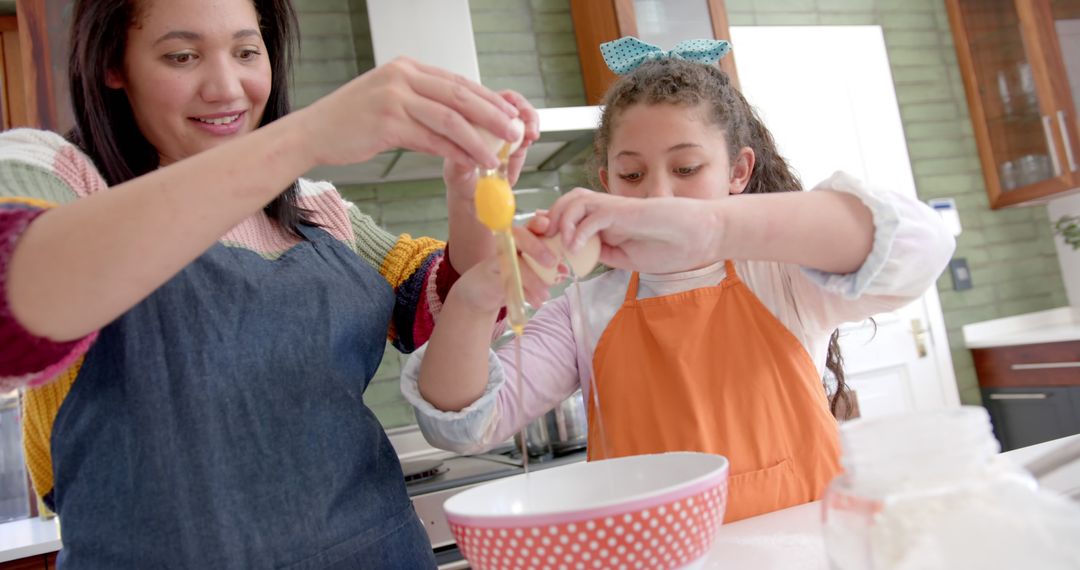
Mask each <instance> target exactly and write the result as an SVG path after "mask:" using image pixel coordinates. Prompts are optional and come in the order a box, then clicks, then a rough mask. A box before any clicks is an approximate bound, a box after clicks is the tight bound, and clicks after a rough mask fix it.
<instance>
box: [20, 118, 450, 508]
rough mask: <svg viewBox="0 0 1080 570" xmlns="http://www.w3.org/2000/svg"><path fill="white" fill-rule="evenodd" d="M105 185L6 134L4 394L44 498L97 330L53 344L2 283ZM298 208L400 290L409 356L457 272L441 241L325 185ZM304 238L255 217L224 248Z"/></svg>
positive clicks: (303, 189)
mask: <svg viewBox="0 0 1080 570" xmlns="http://www.w3.org/2000/svg"><path fill="white" fill-rule="evenodd" d="M105 189H106V184H105V181H104V179H103V178H102V177H101V175H100V174H99V173H98V171H97V170H96V169H95V167H94V165H93V163H92V161H91V160H90V159H89V158H88V157H87V156H86V155H85V154H83V153H82V152H80V151H79V150H78V149H77V148H76V147H75V146H73V145H71V144H70V143H68V142H67V141H65V140H64V139H63V138H62V137H60V136H59V135H57V134H55V133H51V132H46V131H37V130H30V129H19V130H13V131H7V132H4V133H0V391H5V392H6V391H9V390H13V389H16V388H22V387H25V388H27V389H26V390H25V392H24V396H23V434H24V445H25V448H26V455H27V457H26V459H27V465H28V467H29V469H30V472H31V477H32V479H33V480H34V486H35V488H36V490H37V492H38V494H39V495H41V496H43V497H44V496H46V495H47V494H48V493H49V492H50V491H51V490H52V465H51V460H50V458H49V437H50V433H51V430H52V424H53V420H54V419H55V418H56V413H57V411H58V410H59V408H60V404H61V403H62V402H63V400H64V397H65V396H66V395H67V393H68V391H69V390H70V388H71V386H72V385H73V384H74V382H75V380H76V379H77V377H78V373H79V369H80V366H81V365H82V361H83V357H84V355H85V354H86V351H87V350H88V349H89V347H90V345H91V344H92V343H93V342H94V339H95V338H96V336H97V333H96V332H95V333H92V334H90V335H88V336H86V337H85V338H82V339H79V340H75V341H72V342H63V343H57V342H53V341H50V340H48V339H44V338H40V337H36V336H34V335H33V334H31V333H30V332H29V331H27V330H26V329H24V328H23V327H22V326H21V325H20V324H19V323H18V322H17V321H16V320H15V319H14V318H13V316H12V314H11V311H10V308H9V306H8V304H7V291H6V287H5V283H6V275H7V266H8V261H9V260H10V258H11V254H12V251H13V250H14V247H15V243H16V241H17V240H18V238H19V236H20V235H21V234H22V232H23V231H25V230H26V228H27V227H29V225H30V223H32V222H33V220H34V219H35V218H36V217H37V216H39V215H41V214H42V213H43V212H45V211H47V210H48V209H49V208H51V207H54V206H56V205H59V204H63V203H66V202H71V201H73V200H76V199H78V198H81V197H84V196H88V195H90V194H93V193H94V192H98V191H102V190H105ZM298 202H299V205H300V206H301V207H304V208H307V209H309V210H311V211H312V212H313V213H314V215H313V216H312V221H314V222H316V223H318V224H320V225H321V226H322V227H323V229H325V230H326V231H327V232H329V233H330V234H331V235H332V236H334V237H335V238H336V239H338V240H340V241H341V242H342V243H344V244H345V245H346V246H348V247H349V248H350V249H352V250H353V251H355V252H356V254H357V255H358V256H360V257H361V258H362V259H363V260H365V261H366V262H367V263H369V264H371V265H372V266H373V267H374V268H376V269H378V271H379V273H380V274H381V275H382V276H383V277H384V278H385V279H386V281H387V282H388V283H389V284H390V285H391V286H392V287H393V288H394V292H395V296H396V302H395V308H394V314H393V317H392V319H391V324H390V330H389V331H388V338H389V339H390V341H391V342H392V343H393V344H394V346H395V347H397V348H398V349H399V350H402V351H405V352H410V351H412V350H413V349H415V348H416V347H417V346H419V345H421V344H423V343H424V342H426V341H427V338H428V336H430V334H431V331H432V329H433V328H434V320H435V315H436V314H437V313H438V311H439V309H440V308H441V306H442V300H443V299H445V295H446V292H447V291H448V290H449V288H450V285H451V284H452V283H453V281H454V280H456V279H457V277H458V275H457V273H456V272H455V271H454V269H453V268H452V267H451V266H450V263H449V261H448V259H447V257H446V256H445V255H444V253H445V245H444V244H443V243H442V242H439V241H436V240H433V239H429V238H420V239H414V238H412V237H410V236H409V235H407V234H406V235H401V236H394V235H392V234H390V233H387V232H386V231H385V230H383V229H381V228H379V227H378V226H377V225H376V224H375V222H374V221H373V220H372V219H371V217H369V216H367V215H366V214H364V213H363V212H361V211H360V210H359V209H358V208H357V207H356V206H355V205H353V204H351V203H349V202H347V201H345V200H344V199H342V197H341V195H340V194H338V192H337V190H336V189H335V188H334V187H333V185H331V184H330V183H327V182H312V181H308V180H301V181H300V196H299V200H298ZM299 242H300V238H297V237H295V236H292V235H291V234H289V233H288V232H286V231H285V230H283V229H282V228H281V227H280V226H278V225H277V224H276V223H274V222H273V221H272V220H270V219H269V218H268V217H267V216H266V215H265V214H264V213H262V212H259V213H257V214H255V215H253V216H251V217H250V218H248V219H247V220H244V221H243V222H241V223H240V224H239V225H237V226H236V227H234V228H233V229H232V230H230V231H229V232H228V233H226V234H225V235H224V236H222V238H221V240H220V243H221V244H222V245H225V246H227V247H236V248H245V249H248V250H251V251H254V252H256V253H258V254H259V255H260V256H262V257H263V259H265V260H266V262H267V263H273V262H274V261H275V260H276V259H278V258H279V257H280V256H281V255H282V254H283V253H284V252H286V251H287V250H288V249H289V248H291V247H292V246H293V245H295V244H297V243H299Z"/></svg>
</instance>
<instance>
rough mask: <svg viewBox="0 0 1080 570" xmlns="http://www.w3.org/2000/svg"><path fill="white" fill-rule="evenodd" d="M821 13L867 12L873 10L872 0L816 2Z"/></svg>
mask: <svg viewBox="0 0 1080 570" xmlns="http://www.w3.org/2000/svg"><path fill="white" fill-rule="evenodd" d="M817 8H818V10H821V11H822V12H845V13H851V12H867V11H871V10H873V9H874V0H817Z"/></svg>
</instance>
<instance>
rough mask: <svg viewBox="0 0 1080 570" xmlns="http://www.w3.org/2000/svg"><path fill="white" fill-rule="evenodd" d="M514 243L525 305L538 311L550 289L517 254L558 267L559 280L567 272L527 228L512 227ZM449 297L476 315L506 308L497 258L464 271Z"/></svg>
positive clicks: (504, 287) (503, 283)
mask: <svg viewBox="0 0 1080 570" xmlns="http://www.w3.org/2000/svg"><path fill="white" fill-rule="evenodd" d="M514 241H515V243H516V245H517V248H518V254H519V255H518V267H519V270H520V271H521V283H522V288H523V289H524V293H525V301H526V302H528V303H529V305H532V306H533V307H539V306H540V305H542V304H543V303H544V301H547V300H548V298H549V297H550V292H549V290H548V287H549V285H548V284H547V283H544V281H543V279H541V278H540V277H539V276H537V275H536V273H535V272H533V270H532V269H531V268H530V267H529V265H528V264H527V263H525V262H524V261H522V259H521V255H520V254H522V253H527V254H528V255H529V256H530V257H532V258H533V259H535V260H536V261H538V262H540V263H541V264H542V265H545V266H547V267H556V266H558V267H559V275H560V278H561V277H563V276H565V275H566V273H567V271H566V268H565V267H563V266H562V265H561V264H559V262H558V260H557V259H556V258H555V255H554V254H552V253H551V250H549V249H548V248H547V246H545V245H544V243H543V242H542V241H541V240H540V238H539V237H538V236H537V234H535V233H533V232H532V231H530V230H529V229H528V228H526V227H515V228H514ZM450 294H451V295H453V296H454V297H455V298H456V299H458V301H459V302H461V303H464V304H465V306H466V307H468V308H469V309H471V310H473V311H476V312H494V311H498V310H499V309H500V308H502V307H503V306H504V305H506V285H505V282H504V278H503V275H502V272H501V271H500V270H499V259H498V257H497V256H491V257H489V258H487V259H485V260H484V261H481V262H480V263H477V264H476V265H475V266H473V267H472V269H469V270H468V271H466V272H465V273H464V274H463V275H462V276H461V278H460V279H458V280H457V282H456V283H454V286H453V288H451V289H450Z"/></svg>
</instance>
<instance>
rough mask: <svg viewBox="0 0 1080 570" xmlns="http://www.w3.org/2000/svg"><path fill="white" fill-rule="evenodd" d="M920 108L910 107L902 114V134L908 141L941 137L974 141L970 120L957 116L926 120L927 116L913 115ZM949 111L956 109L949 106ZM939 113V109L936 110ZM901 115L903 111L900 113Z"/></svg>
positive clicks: (917, 112)
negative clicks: (904, 114)
mask: <svg viewBox="0 0 1080 570" xmlns="http://www.w3.org/2000/svg"><path fill="white" fill-rule="evenodd" d="M920 111H924V110H922V109H919V108H917V106H916V108H915V109H910V110H909V113H907V115H906V116H904V135H905V136H906V137H907V139H908V140H909V141H918V140H922V139H943V138H971V140H972V141H974V140H975V139H974V137H971V135H970V133H971V122H970V121H969V120H967V119H961V118H957V117H955V116H954V117H952V118H949V117H937V119H940V120H928V118H919V117H916V116H915V115H917V114H919V112H920ZM950 111H951V112H955V111H956V106H955V105H953V106H952V107H951V108H950ZM936 112H937V113H939V114H940V111H936ZM901 114H902V115H903V113H901ZM976 156H978V155H976Z"/></svg>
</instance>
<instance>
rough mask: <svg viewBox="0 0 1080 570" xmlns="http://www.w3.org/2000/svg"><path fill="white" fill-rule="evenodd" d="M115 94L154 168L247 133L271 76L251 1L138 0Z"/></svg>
mask: <svg viewBox="0 0 1080 570" xmlns="http://www.w3.org/2000/svg"><path fill="white" fill-rule="evenodd" d="M106 83H107V85H108V86H109V87H110V88H113V89H123V90H124V91H125V92H126V93H127V97H128V100H129V101H130V103H131V108H132V111H133V113H134V116H135V121H136V123H137V124H138V126H139V130H141V131H142V133H143V136H145V137H146V139H147V140H148V141H150V144H152V145H154V148H156V149H157V151H158V154H159V155H160V157H161V165H162V166H164V165H167V164H170V163H172V162H176V161H178V160H181V159H184V158H187V157H189V156H193V155H195V154H198V153H199V152H202V151H204V150H206V149H208V148H211V147H214V146H216V145H219V144H221V143H223V142H225V141H228V140H231V139H232V138H235V137H236V136H239V135H242V134H244V133H248V132H251V131H253V130H255V128H257V127H258V125H259V122H260V121H261V120H262V115H263V110H264V109H265V108H266V101H267V99H268V98H269V95H270V88H271V69H270V59H269V58H268V57H267V53H266V46H265V44H264V43H263V39H262V34H261V32H260V31H259V21H258V16H257V13H256V11H255V5H254V3H253V2H252V1H251V0H143V1H141V2H139V5H138V8H137V10H136V21H135V23H134V24H133V25H132V26H131V27H130V28H129V29H128V35H127V47H126V49H125V52H124V63H123V69H122V70H112V71H110V72H109V74H108V79H107V82H106Z"/></svg>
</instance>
